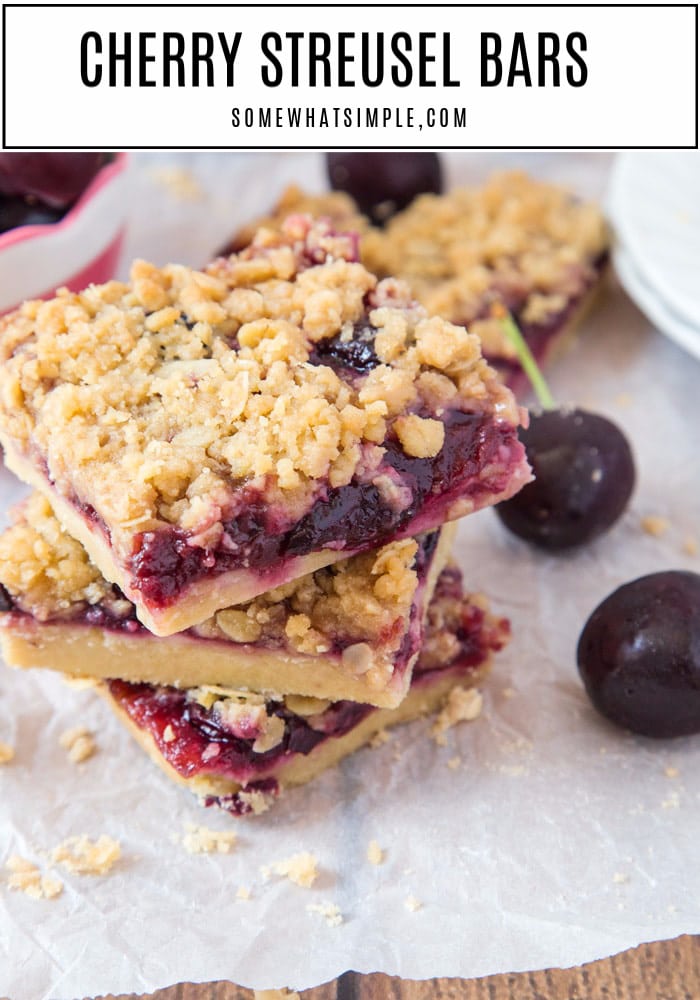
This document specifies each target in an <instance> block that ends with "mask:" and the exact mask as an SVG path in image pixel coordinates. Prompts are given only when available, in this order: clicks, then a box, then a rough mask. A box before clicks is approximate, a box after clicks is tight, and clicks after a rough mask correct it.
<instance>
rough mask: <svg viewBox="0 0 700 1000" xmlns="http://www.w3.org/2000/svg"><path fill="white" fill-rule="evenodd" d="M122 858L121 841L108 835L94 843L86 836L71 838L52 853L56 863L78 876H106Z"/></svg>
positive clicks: (103, 835)
mask: <svg viewBox="0 0 700 1000" xmlns="http://www.w3.org/2000/svg"><path fill="white" fill-rule="evenodd" d="M120 856H121V847H120V845H119V841H117V840H113V839H112V838H111V837H108V836H107V835H106V834H102V836H101V837H100V838H99V839H98V840H94V841H93V840H90V839H89V838H88V837H86V836H84V835H83V836H82V837H69V838H68V839H67V840H64V841H63V843H62V844H59V845H58V847H54V849H53V850H52V852H51V858H52V860H53V861H54V862H57V863H58V864H62V865H63V867H64V868H65V869H66V870H67V871H69V872H73V873H74V874H76V875H106V874H107V873H108V872H109V871H111V869H112V867H113V866H114V864H115V863H116V862H117V861H118V860H119V858H120Z"/></svg>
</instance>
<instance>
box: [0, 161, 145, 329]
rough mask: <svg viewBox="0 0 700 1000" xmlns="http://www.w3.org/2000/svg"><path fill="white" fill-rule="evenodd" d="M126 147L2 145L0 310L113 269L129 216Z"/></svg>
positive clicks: (79, 285)
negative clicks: (20, 148)
mask: <svg viewBox="0 0 700 1000" xmlns="http://www.w3.org/2000/svg"><path fill="white" fill-rule="evenodd" d="M127 160H128V157H127V156H126V154H124V153H117V154H106V153H5V152H3V153H0V313H3V312H7V311H8V310H9V309H12V308H14V306H16V305H18V304H19V303H20V302H22V301H23V300H24V299H32V298H45V297H47V296H50V295H52V294H53V292H54V290H55V289H56V288H57V287H59V286H61V285H66V286H67V287H68V288H71V289H73V290H76V291H77V290H78V289H80V288H84V287H85V286H86V285H89V284H90V283H91V282H96V283H100V282H104V281H108V280H109V279H110V278H112V277H113V276H114V272H115V270H116V267H117V263H118V259H119V252H120V250H121V244H122V240H123V236H124V227H125V220H126V209H127V197H126V166H127Z"/></svg>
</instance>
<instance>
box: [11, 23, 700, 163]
mask: <svg viewBox="0 0 700 1000" xmlns="http://www.w3.org/2000/svg"><path fill="white" fill-rule="evenodd" d="M47 6H51V7H83V6H85V5H84V4H70V3H62V4H39V3H10V4H3V6H2V53H1V59H2V144H1V145H0V149H2V150H7V151H13V150H14V151H19V150H29V151H34V150H36V151H41V150H46V151H47V152H48V151H54V150H56V151H58V150H61V151H63V150H65V151H67V152H71V151H76V152H77V151H81V150H90V149H92V148H93V147H92V146H8V145H7V135H6V124H7V113H6V100H7V77H6V74H7V63H6V58H5V57H6V48H5V47H6V45H7V23H6V12H7V10H9V9H10V8H13V7H21V8H44V7H47ZM104 6H106V7H117V8H120V9H128V8H132V7H135V8H140V7H143V6H144V5H143V4H139V3H116V4H104ZM148 6H149V7H164V8H173V7H197V6H199V5H198V4H193V3H175V4H163V3H156V4H148ZM206 6H207V7H221V8H229V9H237V8H239V7H256V8H257V7H270V8H285V9H288V5H286V4H267V3H244V4H224V3H213V4H210V3H208V4H206ZM303 6H309V7H316V6H323V8H324V9H326V10H328V9H330V10H332V9H333V8H332V7H331V8H327V7H326V5H325V4H324V5H319V4H304V5H303ZM343 6H346V7H369V8H372V7H374V6H376V5H375V4H367V3H350V4H343ZM382 6H386V7H397V8H400V9H404V8H406V7H424V6H426V4H382ZM439 6H441V7H454V8H455V9H456V10H457V9H465V8H474V7H513V8H515V9H520V8H521V7H523V6H526V7H539V6H542V4H517V5H516V4H507V3H495V4H471V3H469V4H442V3H441V4H439ZM545 6H562V7H574V6H575V7H604V8H606V9H609V8H610V7H616V8H619V7H622V8H630V9H639V8H642V7H644V8H647V7H658V8H659V9H661V10H667V9H669V8H684V9H685V8H688V9H694V10H695V143H694V145H692V146H687V145H684V146H435V147H427V146H381V145H380V146H376V147H371V148H372V149H378V150H381V149H386V150H402V151H406V152H412V151H415V152H417V151H421V150H424V149H428V148H434V149H436V150H473V151H475V152H476V151H480V150H504V151H505V150H507V151H510V152H520V151H522V152H533V151H547V150H551V151H553V152H554V151H562V152H565V151H581V152H585V151H597V152H603V151H610V150H623V149H669V150H672V149H698V91H699V89H700V77H699V75H698V47H699V45H698V8H699V6H700V4H697V3H695V4H693V3H672V4H664V3H642V4H628V3H616V4H605V3H580V4H561V5H555V4H547V5H545ZM366 148H368V147H366V146H347V145H342V146H326V145H324V146H109V147H105V150H106V151H110V152H119V151H122V150H124V151H127V150H128V151H132V150H148V151H150V150H153V151H156V150H172V151H174V152H203V151H211V152H217V151H226V152H251V151H255V152H269V153H274V152H288V151H293V150H319V151H323V150H346V149H366Z"/></svg>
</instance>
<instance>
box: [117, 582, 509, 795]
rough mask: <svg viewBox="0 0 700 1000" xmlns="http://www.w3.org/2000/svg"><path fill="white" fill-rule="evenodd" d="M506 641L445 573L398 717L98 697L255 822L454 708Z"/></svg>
mask: <svg viewBox="0 0 700 1000" xmlns="http://www.w3.org/2000/svg"><path fill="white" fill-rule="evenodd" d="M509 634H510V628H509V624H508V622H507V620H505V619H503V618H496V617H494V616H493V615H492V614H491V613H490V612H489V610H488V603H487V602H486V600H485V599H484V598H483V596H481V595H468V594H465V593H464V592H463V589H462V581H461V574H460V572H459V570H458V569H456V568H455V567H454V566H451V567H448V568H447V569H445V570H444V571H443V573H442V574H441V576H440V578H439V580H438V584H437V587H436V590H435V594H434V596H433V599H432V601H431V604H430V608H429V611H428V627H427V633H426V640H425V643H424V646H423V649H422V651H421V655H420V658H419V660H418V663H417V664H416V668H415V670H414V673H413V679H412V682H411V687H410V690H409V692H408V694H407V696H406V698H405V699H404V700H403V701H402V702H401V704H400V705H399V706H398V707H397V708H394V709H386V708H375V707H372V706H371V705H362V704H358V703H357V702H350V701H338V702H328V701H322V700H319V699H315V698H300V697H298V696H295V695H288V696H286V697H280V696H279V695H275V694H255V693H252V692H247V691H236V690H235V689H226V688H223V687H215V686H211V685H205V686H202V687H200V688H198V689H196V690H177V689H175V688H167V687H156V686H152V685H148V684H129V683H127V682H125V681H121V680H112V681H108V682H103V683H101V685H100V691H101V693H102V694H103V695H104V696H105V698H106V699H107V701H108V703H109V705H110V707H111V708H112V709H114V711H115V713H116V714H117V716H118V717H119V718H120V720H121V721H122V722H124V723H125V725H126V726H127V728H128V729H129V730H130V732H131V733H132V734H133V735H134V736H135V738H136V739H137V740H138V742H139V743H140V744H141V745H142V746H143V748H144V749H145V750H146V751H147V753H148V754H150V756H151V757H152V758H153V760H154V761H155V762H156V763H157V764H158V765H160V766H161V767H162V768H163V769H164V770H165V772H166V774H168V776H169V777H170V778H172V779H173V780H175V781H177V782H179V783H180V784H183V785H185V786H186V787H188V788H189V789H190V790H191V791H192V792H193V793H194V794H195V795H197V796H198V797H199V798H200V799H201V801H202V802H203V804H204V805H207V806H211V805H216V806H220V807H221V808H223V809H226V810H228V811H229V812H231V813H233V814H234V815H242V814H246V813H259V812H263V811H265V810H266V809H267V808H269V806H270V805H271V804H272V803H273V802H274V800H275V798H276V797H277V795H278V794H279V793H280V791H281V790H283V789H284V788H287V787H290V786H293V785H300V784H303V783H305V782H307V781H310V780H311V779H312V778H314V777H316V776H317V775H318V774H320V773H321V772H322V771H324V770H326V768H329V767H332V766H333V765H335V764H337V763H338V761H340V760H341V759H342V758H343V757H345V756H347V755H348V754H350V753H352V752H353V751H355V750H357V749H358V748H359V747H361V746H363V745H364V744H366V743H367V742H369V741H370V740H371V739H372V737H373V736H375V735H376V734H377V733H379V732H380V731H381V730H383V729H386V728H387V727H390V726H395V725H398V724H399V723H402V722H408V721H409V720H411V719H415V718H416V717H418V716H419V715H422V714H424V713H426V712H431V711H434V710H435V709H436V708H438V707H439V706H440V705H441V704H442V703H443V702H444V700H445V698H446V697H447V696H448V695H449V694H450V692H454V693H455V695H456V697H455V698H454V702H455V704H457V705H458V704H459V701H460V699H461V698H463V697H464V691H465V690H469V689H470V688H473V687H474V686H476V685H477V684H479V683H480V682H481V681H482V680H483V678H484V677H485V676H486V674H487V672H488V670H489V667H490V664H491V657H492V654H493V653H494V652H496V651H498V650H500V649H501V648H502V647H503V646H504V645H505V644H506V642H507V641H508V638H509Z"/></svg>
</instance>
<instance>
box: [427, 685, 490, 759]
mask: <svg viewBox="0 0 700 1000" xmlns="http://www.w3.org/2000/svg"><path fill="white" fill-rule="evenodd" d="M483 704H484V699H483V697H482V695H481V692H480V691H477V690H476V688H463V687H460V686H459V685H458V686H457V687H454V688H452V690H451V691H450V693H449V695H448V697H447V701H446V703H445V707H444V708H443V710H442V711H441V712H440V714H439V715H438V717H437V719H436V720H435V722H434V723H433V726H432V728H431V730H430V732H431V735H432V737H433V739H434V740H435V742H436V743H437V744H438V746H445V745H446V744H447V738H446V736H445V733H446V731H447V730H448V729H451V728H452V726H456V725H457V723H458V722H472V721H473V720H474V719H476V718H478V717H479V716H480V715H481V709H482V708H483Z"/></svg>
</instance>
